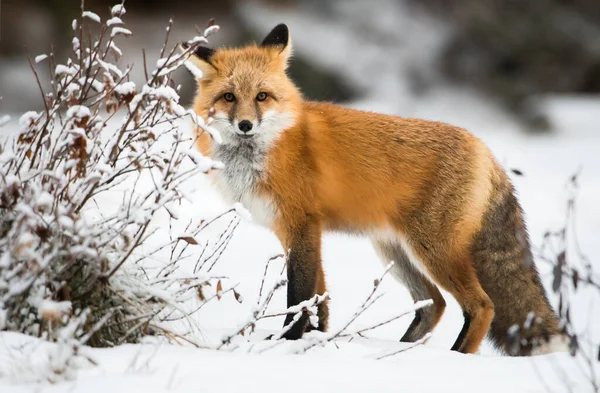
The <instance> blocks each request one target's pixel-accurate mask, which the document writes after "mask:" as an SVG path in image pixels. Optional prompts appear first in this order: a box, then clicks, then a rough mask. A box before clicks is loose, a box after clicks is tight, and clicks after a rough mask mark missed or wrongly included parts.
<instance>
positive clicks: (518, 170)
mask: <svg viewBox="0 0 600 393" xmlns="http://www.w3.org/2000/svg"><path fill="white" fill-rule="evenodd" d="M510 171H511V172H512V173H514V174H515V175H517V176H523V172H522V171H521V170H520V169H516V168H512V169H511V170H510Z"/></svg>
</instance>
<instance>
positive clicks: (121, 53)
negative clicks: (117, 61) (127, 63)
mask: <svg viewBox="0 0 600 393" xmlns="http://www.w3.org/2000/svg"><path fill="white" fill-rule="evenodd" d="M108 45H109V46H110V49H112V50H113V51H115V53H116V54H117V55H119V56H122V55H123V52H122V51H121V49H120V48H119V47H118V46H117V45H116V44H115V42H114V41H110V43H109V44H108Z"/></svg>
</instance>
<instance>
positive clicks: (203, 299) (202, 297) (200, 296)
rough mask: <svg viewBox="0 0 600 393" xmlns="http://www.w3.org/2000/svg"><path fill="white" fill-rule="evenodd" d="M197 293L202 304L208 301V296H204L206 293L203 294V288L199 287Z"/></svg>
mask: <svg viewBox="0 0 600 393" xmlns="http://www.w3.org/2000/svg"><path fill="white" fill-rule="evenodd" d="M196 292H197V293H198V299H200V301H201V302H204V301H206V296H204V292H202V286H199V287H198V289H197V290H196Z"/></svg>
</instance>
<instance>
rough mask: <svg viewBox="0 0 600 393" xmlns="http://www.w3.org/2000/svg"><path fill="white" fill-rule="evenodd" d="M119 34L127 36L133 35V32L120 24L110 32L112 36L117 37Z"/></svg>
mask: <svg viewBox="0 0 600 393" xmlns="http://www.w3.org/2000/svg"><path fill="white" fill-rule="evenodd" d="M118 34H123V35H126V36H129V35H132V34H133V33H132V32H131V30H129V29H126V28H124V27H120V26H115V27H113V29H112V32H111V33H110V36H111V37H115V36H116V35H118Z"/></svg>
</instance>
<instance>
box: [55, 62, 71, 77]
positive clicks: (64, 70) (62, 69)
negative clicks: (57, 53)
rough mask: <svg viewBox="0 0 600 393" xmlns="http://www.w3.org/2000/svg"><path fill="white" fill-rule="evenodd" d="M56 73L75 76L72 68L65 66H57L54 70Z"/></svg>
mask: <svg viewBox="0 0 600 393" xmlns="http://www.w3.org/2000/svg"><path fill="white" fill-rule="evenodd" d="M54 73H55V74H56V75H62V74H67V75H73V70H72V69H71V67H68V66H66V65H64V64H57V65H56V68H55V69H54Z"/></svg>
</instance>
